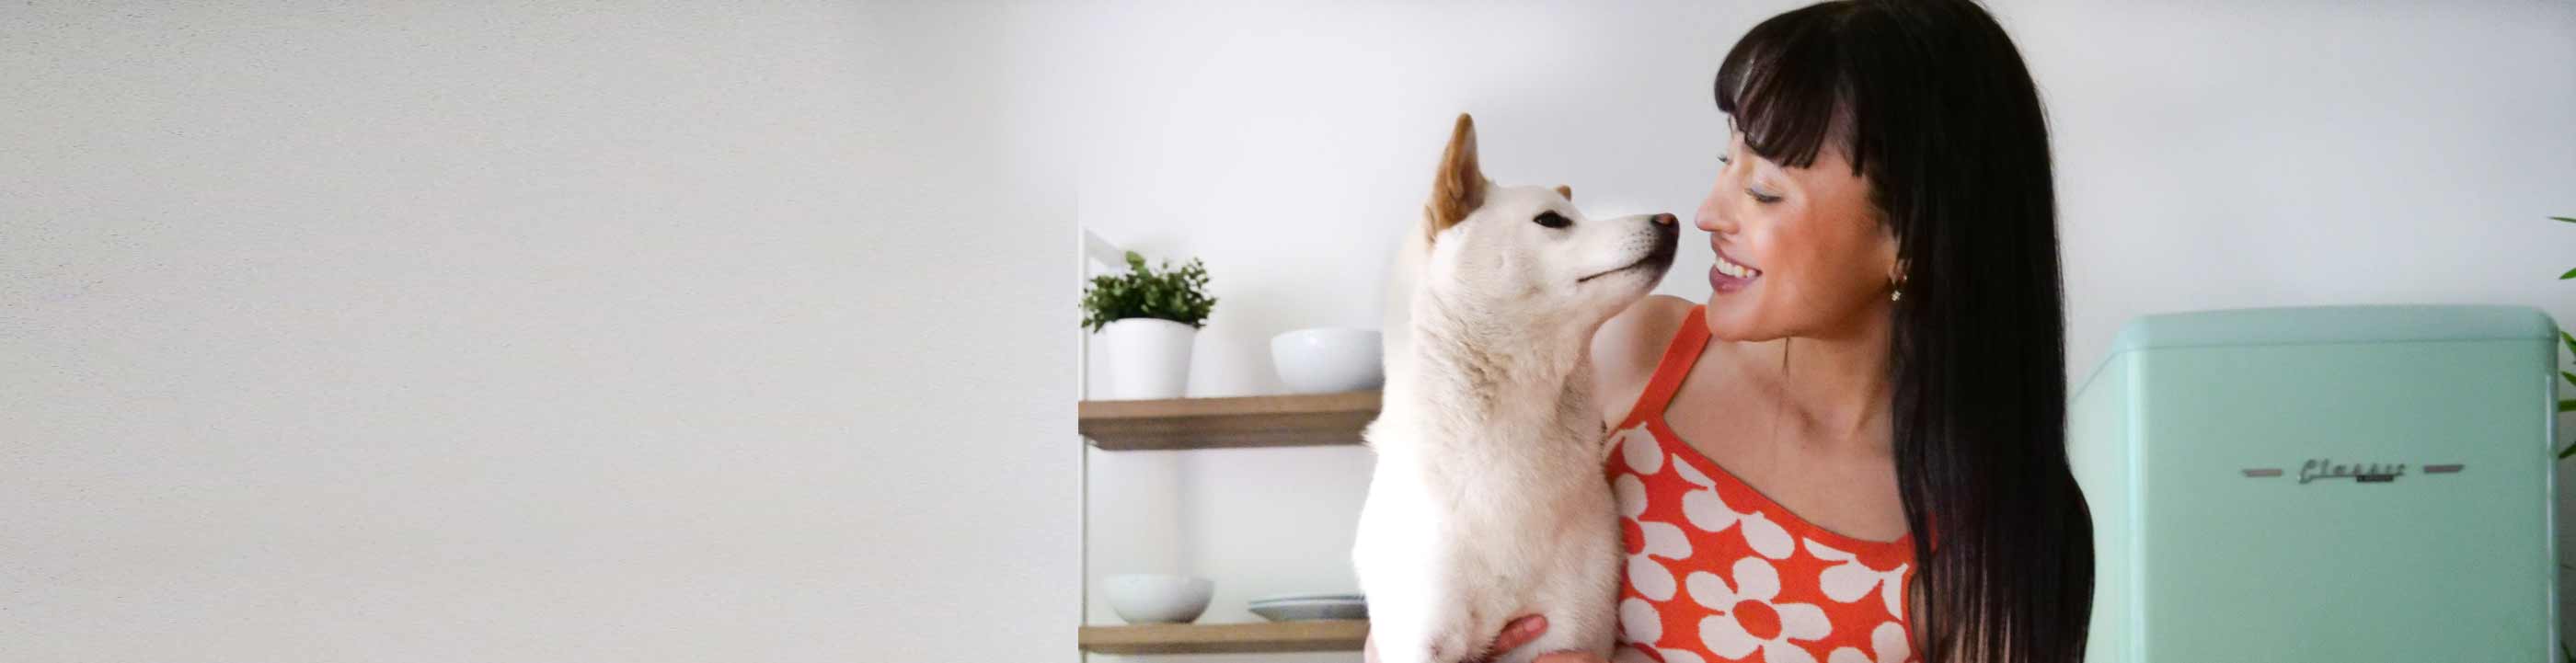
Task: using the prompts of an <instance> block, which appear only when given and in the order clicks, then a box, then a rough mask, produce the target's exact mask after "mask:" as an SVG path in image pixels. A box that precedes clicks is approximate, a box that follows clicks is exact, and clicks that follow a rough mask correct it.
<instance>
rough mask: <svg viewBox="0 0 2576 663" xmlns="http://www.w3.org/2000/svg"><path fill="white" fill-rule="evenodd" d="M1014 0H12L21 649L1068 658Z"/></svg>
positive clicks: (8, 619) (1, 379)
mask: <svg viewBox="0 0 2576 663" xmlns="http://www.w3.org/2000/svg"><path fill="white" fill-rule="evenodd" d="M1014 25H1018V24H1016V23H1014V21H1013V19H1012V15H1011V14H1009V13H1006V12H1001V11H993V10H986V9H979V8H967V7H955V6H941V5H909V6H861V5H843V4H838V3H752V4H733V3H679V2H670V3H597V4H591V3H584V4H569V3H527V4H479V3H470V4H438V3H431V4H417V3H369V4H363V5H359V6H345V5H343V4H341V3H319V2H287V3H222V4H213V5H203V6H185V7H179V6H168V5H164V4H161V3H131V4H126V3H113V4H111V3H84V2H59V3H56V2H36V3H10V4H9V5H7V6H5V7H0V79H5V81H6V85H5V86H0V90H5V92H0V95H5V98H6V101H5V102H0V145H6V146H7V147H6V148H0V247H5V248H4V249H0V660H9V661H29V662H35V661H82V662H89V661H180V660H187V661H242V662H251V661H263V662H264V661H853V660H892V661H938V660H957V661H1008V660H1018V661H1035V660H1059V661H1062V660H1072V659H1073V657H1074V646H1073V624H1074V621H1075V620H1076V619H1077V618H1078V612H1077V610H1076V606H1077V605H1078V598H1077V596H1078V594H1077V592H1078V589H1077V588H1078V584H1077V583H1078V582H1079V575H1078V570H1077V569H1078V566H1077V564H1076V562H1075V560H1076V558H1075V553H1076V551H1077V550H1078V548H1079V539H1078V537H1077V530H1076V527H1077V521H1076V518H1077V514H1078V513H1079V509H1078V508H1076V507H1074V506H1073V504H1074V500H1075V499H1076V496H1077V495H1078V492H1077V490H1078V488H1077V483H1076V482H1077V476H1078V475H1077V472H1078V471H1079V464H1080V456H1079V455H1078V452H1077V451H1076V449H1077V448H1078V447H1077V446H1075V443H1074V441H1073V440H1074V438H1073V403H1072V401H1071V400H1070V399H1069V398H1067V397H1066V396H1065V394H1066V392H1067V391H1068V389H1069V388H1070V386H1071V385H1073V384H1074V375H1075V361H1076V353H1077V345H1076V344H1075V342H1074V341H1073V339H1072V338H1071V337H1070V336H1069V335H1068V334H1067V333H1066V330H1070V329H1073V328H1074V320H1075V316H1074V314H1073V308H1072V307H1071V305H1070V304H1069V301H1070V298H1071V293H1072V292H1073V288H1074V285H1073V283H1072V279H1071V278H1070V277H1069V276H1068V273H1069V272H1070V271H1071V269H1072V261H1071V259H1070V258H1069V257H1067V255H1066V251H1067V249H1066V248H1065V247H1068V246H1070V245H1071V244H1072V237H1073V229H1072V227H1071V225H1070V223H1068V222H1067V219H1068V218H1069V215H1070V214H1071V210H1072V209H1073V204H1072V200H1073V199H1072V196H1071V190H1070V188H1068V187H1065V186H1062V185H1060V184H1054V183H1051V181H1050V180H1052V179H1053V178H1051V177H1040V176H1039V175H1040V172H1039V170H1038V169H1039V168H1041V167H1044V164H1045V163H1047V162H1046V161H1043V160H1033V159H1030V158H1028V151H1027V150H1025V149H1020V148H1017V147H1014V145H1016V144H1017V143H1018V142H1020V141H1024V140H1026V139H1028V138H1029V136H1027V135H1026V131H1025V130H1024V129H1022V128H1021V127H1029V126H1035V125H1034V123H1033V122H1031V121H1030V120H1029V119H1028V118H1025V117H1018V116H1015V115H1014V114H1013V113H1014V112H1015V111H1014V110H1013V109H1015V108H1027V107H1028V105H1027V100H1025V99H1023V98H1021V97H1020V96H1018V95H1019V94H1020V93H1019V92H1016V91H1015V90H1017V89H1019V88H1020V87H1021V82H1022V81H1023V80H1024V79H1021V78H1017V77H1015V75H1014V72H1016V71H1019V70H1020V68H1019V67H1018V66H1017V64H1016V63H1012V62H1008V61H1006V60H1005V58H1007V57H1011V55H1010V54H1009V53H1006V52H1004V51H1002V50H999V49H995V48H990V47H989V46H988V45H989V44H990V43H992V42H993V40H996V39H1001V40H1008V39H1010V38H1011V36H1012V33H1013V32H1014V31H1015V30H1018V29H1019V28H1014V27H1013V26H1014ZM961 46H962V47H961Z"/></svg>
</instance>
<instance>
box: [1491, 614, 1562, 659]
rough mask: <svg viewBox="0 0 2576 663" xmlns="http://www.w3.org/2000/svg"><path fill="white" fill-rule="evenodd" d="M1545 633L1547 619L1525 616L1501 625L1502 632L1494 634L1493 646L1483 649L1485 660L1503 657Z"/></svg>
mask: <svg viewBox="0 0 2576 663" xmlns="http://www.w3.org/2000/svg"><path fill="white" fill-rule="evenodd" d="M1546 633H1547V618H1546V617H1541V616H1538V615H1525V616H1522V617H1520V618H1519V619H1514V620H1512V621H1510V622H1506V623H1504V624H1503V632H1501V633H1497V634H1494V644H1493V645H1492V646H1489V647H1486V648H1485V652H1486V654H1485V656H1486V658H1493V657H1496V656H1501V655H1503V652H1507V651H1511V650H1514V649H1519V648H1520V646H1521V645H1526V644H1529V642H1530V641H1531V640H1537V639H1538V636H1540V635H1544V634H1546Z"/></svg>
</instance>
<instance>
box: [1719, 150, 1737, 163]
mask: <svg viewBox="0 0 2576 663" xmlns="http://www.w3.org/2000/svg"><path fill="white" fill-rule="evenodd" d="M1717 165H1720V166H1732V165H1735V158H1734V157H1730V156H1726V153H1725V152H1719V153H1717Z"/></svg>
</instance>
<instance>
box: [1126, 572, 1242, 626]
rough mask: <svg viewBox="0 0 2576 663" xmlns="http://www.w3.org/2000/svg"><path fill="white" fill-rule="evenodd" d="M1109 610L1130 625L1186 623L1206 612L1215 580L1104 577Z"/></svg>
mask: <svg viewBox="0 0 2576 663" xmlns="http://www.w3.org/2000/svg"><path fill="white" fill-rule="evenodd" d="M1101 590H1102V591H1103V592H1104V593H1106V594H1108V595H1109V609H1110V610H1111V611H1114V612H1117V613H1118V618H1119V619H1124V620H1127V623H1129V624H1185V623H1189V622H1190V621H1193V620H1196V619H1198V618H1199V613H1203V612H1207V607H1208V599H1209V598H1212V597H1214V596H1216V583H1214V582H1211V581H1209V580H1208V579H1206V578H1193V577H1190V576H1174V575H1161V574H1153V573H1129V574H1121V575H1114V576H1109V577H1108V578H1105V579H1102V581H1101Z"/></svg>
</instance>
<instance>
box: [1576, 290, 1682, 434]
mask: <svg viewBox="0 0 2576 663" xmlns="http://www.w3.org/2000/svg"><path fill="white" fill-rule="evenodd" d="M1693 305H1694V304H1693V303H1692V302H1691V300H1687V299H1682V298H1680V297H1674V296H1671V295H1652V296H1648V297H1646V298H1645V299H1640V300H1637V303H1635V304H1630V305H1628V308H1627V310H1624V311H1620V312H1619V314H1618V315H1615V316H1611V318H1610V321H1609V322H1605V323H1602V324H1601V329H1600V330H1599V331H1596V332H1593V334H1592V370H1593V385H1594V388H1593V390H1592V393H1593V394H1595V395H1596V396H1597V397H1598V398H1599V404H1600V406H1601V420H1602V421H1603V422H1605V423H1606V425H1611V426H1616V425H1619V422H1620V421H1621V420H1624V419H1627V418H1628V408H1629V407H1630V406H1633V405H1636V403H1637V397H1638V396H1640V395H1643V394H1645V393H1646V382H1647V381H1649V380H1652V379H1654V376H1655V365H1656V364H1658V363H1661V362H1662V360H1663V357H1664V348H1665V347H1666V346H1668V345H1670V344H1671V343H1672V340H1673V334H1675V333H1678V332H1680V331H1681V328H1682V321H1683V316H1686V315H1689V314H1690V311H1691V307H1692V306H1693Z"/></svg>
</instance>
